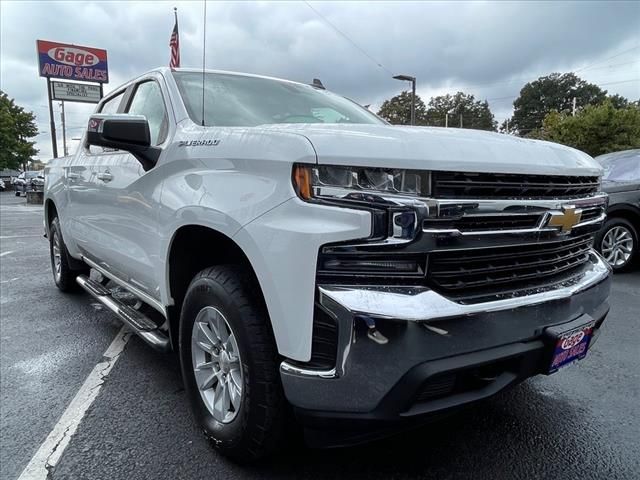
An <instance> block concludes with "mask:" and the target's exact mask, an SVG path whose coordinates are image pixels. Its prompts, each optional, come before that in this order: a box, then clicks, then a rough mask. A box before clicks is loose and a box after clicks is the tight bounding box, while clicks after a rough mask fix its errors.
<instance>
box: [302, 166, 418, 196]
mask: <svg viewBox="0 0 640 480" xmlns="http://www.w3.org/2000/svg"><path fill="white" fill-rule="evenodd" d="M293 186H294V188H295V190H296V192H297V194H298V196H299V197H300V198H302V199H303V200H311V199H313V198H328V199H344V200H360V201H362V200H366V196H367V194H371V195H378V196H381V197H384V196H385V195H404V196H412V197H425V196H427V195H428V193H429V192H428V188H429V178H428V172H425V171H417V170H400V169H392V168H367V167H343V166H328V165H318V166H313V165H298V164H297V165H294V167H293Z"/></svg>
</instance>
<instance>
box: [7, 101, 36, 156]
mask: <svg viewBox="0 0 640 480" xmlns="http://www.w3.org/2000/svg"><path fill="white" fill-rule="evenodd" d="M37 134H38V127H36V123H35V116H34V114H33V113H32V112H26V111H25V110H24V109H23V108H22V107H20V106H18V105H16V104H15V102H14V101H13V99H10V98H9V97H8V96H7V94H6V93H4V92H3V91H0V169H3V168H12V169H18V168H20V166H21V165H23V164H26V163H27V162H28V161H29V160H31V159H32V158H33V157H34V156H35V155H36V154H37V153H38V150H36V149H35V148H34V145H35V142H30V141H29V139H30V138H33V137H35V136H36V135H37Z"/></svg>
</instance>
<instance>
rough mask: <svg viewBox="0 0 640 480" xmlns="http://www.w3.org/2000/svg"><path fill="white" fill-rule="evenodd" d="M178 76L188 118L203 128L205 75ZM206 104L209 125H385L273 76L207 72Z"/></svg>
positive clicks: (334, 98) (346, 103)
mask: <svg viewBox="0 0 640 480" xmlns="http://www.w3.org/2000/svg"><path fill="white" fill-rule="evenodd" d="M173 76H174V78H175V79H176V83H177V84H178V89H179V90H180V95H181V96H182V100H183V101H184V104H185V106H186V107H187V112H188V113H189V116H190V117H191V119H192V120H193V121H194V123H196V124H198V125H202V97H203V95H202V82H203V75H202V73H195V72H174V73H173ZM204 102H205V103H204V107H205V108H204V111H205V113H204V116H205V118H204V124H205V125H217V126H225V127H235V126H238V127H252V126H257V125H268V124H274V123H370V124H371V123H372V124H378V125H380V124H384V122H383V121H382V120H380V119H379V118H378V117H376V116H375V115H374V114H373V113H371V112H369V111H368V110H367V109H365V108H363V107H361V106H360V105H357V104H356V103H354V102H352V101H351V100H348V99H346V98H344V97H341V96H339V95H336V94H333V93H331V92H329V91H327V90H320V89H317V88H314V87H312V86H310V85H303V84H300V83H294V82H286V81H283V80H276V79H272V78H263V77H252V76H245V75H234V74H225V73H211V72H210V73H206V74H205V78H204Z"/></svg>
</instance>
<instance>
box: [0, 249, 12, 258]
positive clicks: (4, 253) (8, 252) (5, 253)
mask: <svg viewBox="0 0 640 480" xmlns="http://www.w3.org/2000/svg"><path fill="white" fill-rule="evenodd" d="M13 252H14V250H8V251H6V252H2V253H0V257H4V256H5V255H9V254H10V253H13Z"/></svg>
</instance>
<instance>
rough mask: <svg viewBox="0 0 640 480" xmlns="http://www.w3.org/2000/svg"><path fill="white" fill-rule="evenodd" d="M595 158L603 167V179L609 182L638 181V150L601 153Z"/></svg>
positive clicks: (639, 168)
mask: <svg viewBox="0 0 640 480" xmlns="http://www.w3.org/2000/svg"><path fill="white" fill-rule="evenodd" d="M597 160H598V161H599V162H600V164H601V165H602V167H603V168H604V175H603V176H602V179H603V180H606V181H609V182H638V181H640V150H634V151H629V152H619V153H612V154H608V155H602V156H600V157H598V158H597Z"/></svg>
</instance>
